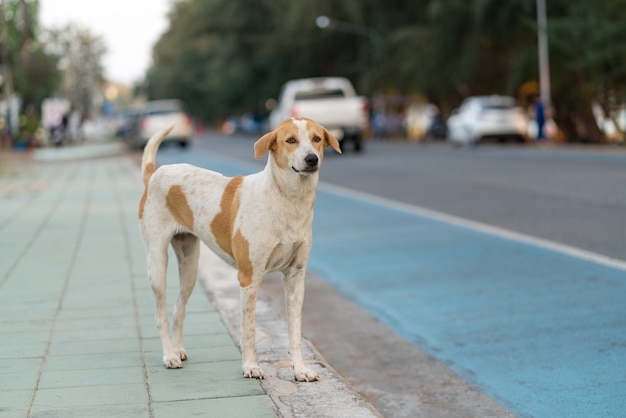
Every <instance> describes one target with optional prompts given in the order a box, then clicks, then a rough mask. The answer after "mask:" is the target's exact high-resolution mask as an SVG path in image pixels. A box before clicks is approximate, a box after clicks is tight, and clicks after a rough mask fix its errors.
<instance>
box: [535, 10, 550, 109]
mask: <svg viewBox="0 0 626 418" xmlns="http://www.w3.org/2000/svg"><path fill="white" fill-rule="evenodd" d="M547 26H548V23H547V18H546V0H537V44H538V49H539V92H540V98H541V102H542V103H543V104H544V105H545V106H546V107H549V106H551V100H550V61H549V58H548V33H547Z"/></svg>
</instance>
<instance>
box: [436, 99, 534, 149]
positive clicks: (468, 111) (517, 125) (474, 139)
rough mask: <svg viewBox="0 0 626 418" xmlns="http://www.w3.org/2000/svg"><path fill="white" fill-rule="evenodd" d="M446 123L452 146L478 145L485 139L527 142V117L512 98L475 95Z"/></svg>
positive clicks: (456, 110)
mask: <svg viewBox="0 0 626 418" xmlns="http://www.w3.org/2000/svg"><path fill="white" fill-rule="evenodd" d="M446 125H447V128H448V141H449V142H450V143H451V144H453V145H475V144H477V143H478V142H480V141H482V140H485V139H497V140H500V141H503V140H506V139H515V140H518V141H521V142H524V141H525V140H526V134H527V129H528V118H527V116H526V113H525V112H524V110H523V109H522V108H521V107H520V106H518V105H517V102H516V100H515V99H514V98H513V97H510V96H497V95H494V96H472V97H468V98H466V99H465V100H464V101H463V103H462V104H461V106H460V107H459V108H458V109H455V110H454V111H452V115H451V116H450V117H449V118H448V121H447V124H446Z"/></svg>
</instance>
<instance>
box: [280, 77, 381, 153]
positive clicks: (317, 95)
mask: <svg viewBox="0 0 626 418" xmlns="http://www.w3.org/2000/svg"><path fill="white" fill-rule="evenodd" d="M292 116H303V117H307V118H310V119H313V120H314V121H316V122H317V123H319V124H321V125H322V126H324V127H325V128H326V129H328V131H329V132H330V133H331V134H332V135H334V136H335V137H336V138H337V139H338V140H339V144H340V145H341V149H342V150H343V149H345V143H346V142H347V141H352V143H353V145H354V150H355V151H357V152H359V151H361V149H362V148H363V135H364V133H365V131H366V129H367V126H368V118H369V104H368V101H367V99H366V98H364V97H361V96H357V95H356V92H355V90H354V87H353V86H352V84H351V83H350V81H349V80H348V79H346V78H343V77H319V78H305V79H300V80H292V81H288V82H287V83H285V85H283V87H282V89H281V91H280V95H279V96H278V102H277V103H276V105H275V107H274V108H273V109H272V112H271V113H270V116H269V122H270V127H271V129H274V128H275V127H276V126H278V124H279V123H280V122H281V121H283V120H284V119H287V118H289V117H292Z"/></svg>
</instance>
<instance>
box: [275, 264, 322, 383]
mask: <svg viewBox="0 0 626 418" xmlns="http://www.w3.org/2000/svg"><path fill="white" fill-rule="evenodd" d="M304 276H305V269H304V267H300V266H293V267H290V268H289V269H287V271H285V272H284V276H283V290H284V291H285V306H286V308H287V326H288V329H289V355H290V356H291V367H293V374H294V378H295V380H296V381H297V382H313V381H316V380H319V378H320V377H319V375H318V374H317V373H315V372H314V371H313V370H311V369H309V368H307V367H305V366H304V361H303V360H302V304H303V302H304Z"/></svg>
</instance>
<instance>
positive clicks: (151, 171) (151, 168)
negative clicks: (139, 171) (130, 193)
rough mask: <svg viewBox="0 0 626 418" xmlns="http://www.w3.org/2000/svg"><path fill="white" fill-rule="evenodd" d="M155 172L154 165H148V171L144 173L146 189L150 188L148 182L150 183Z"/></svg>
mask: <svg viewBox="0 0 626 418" xmlns="http://www.w3.org/2000/svg"><path fill="white" fill-rule="evenodd" d="M154 172H155V168H154V163H148V164H146V169H145V170H144V172H143V185H144V186H146V188H147V187H148V182H149V181H150V177H152V175H153V174H154Z"/></svg>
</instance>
